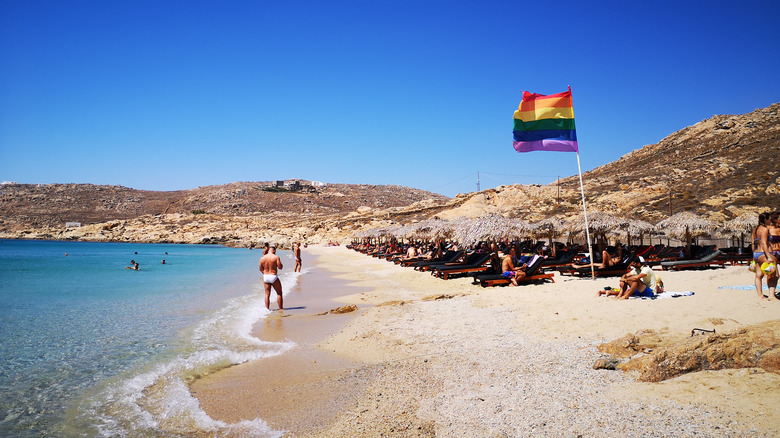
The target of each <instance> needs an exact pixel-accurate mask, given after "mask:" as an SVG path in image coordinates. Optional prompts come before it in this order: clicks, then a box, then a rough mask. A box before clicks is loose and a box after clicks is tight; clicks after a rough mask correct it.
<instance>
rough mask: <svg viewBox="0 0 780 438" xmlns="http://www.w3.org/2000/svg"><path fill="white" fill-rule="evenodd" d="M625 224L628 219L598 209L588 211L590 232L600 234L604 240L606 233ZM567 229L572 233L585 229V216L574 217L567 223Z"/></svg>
mask: <svg viewBox="0 0 780 438" xmlns="http://www.w3.org/2000/svg"><path fill="white" fill-rule="evenodd" d="M626 226H628V221H627V220H626V219H622V218H619V217H617V216H614V215H611V214H608V213H602V212H600V211H594V212H592V213H588V228H589V229H590V232H591V233H592V234H593V235H595V236H601V237H602V239H603V240H606V236H607V234H608V233H610V232H612V231H613V230H616V229H622V228H624V227H626ZM568 229H569V231H570V232H571V233H573V234H577V233H580V232H582V231H583V230H584V229H585V217H584V216H583V215H579V216H577V217H576V218H574V219H573V220H572V221H571V222H570V223H569V226H568ZM596 240H598V239H596ZM600 249H601V248H600Z"/></svg>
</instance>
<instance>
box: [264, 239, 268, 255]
mask: <svg viewBox="0 0 780 438" xmlns="http://www.w3.org/2000/svg"><path fill="white" fill-rule="evenodd" d="M266 254H268V242H265V245H264V246H263V255H266Z"/></svg>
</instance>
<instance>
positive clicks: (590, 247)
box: [577, 148, 596, 280]
mask: <svg viewBox="0 0 780 438" xmlns="http://www.w3.org/2000/svg"><path fill="white" fill-rule="evenodd" d="M577 171H579V175H580V194H582V212H583V214H584V215H585V236H586V237H585V238H586V239H588V252H589V254H590V275H591V278H592V279H594V280H595V279H596V268H594V267H593V263H595V261H594V260H593V245H591V244H590V227H589V226H588V209H587V207H585V188H584V186H583V185H582V166H580V151H579V148H577Z"/></svg>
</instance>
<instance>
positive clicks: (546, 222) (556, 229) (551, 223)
mask: <svg viewBox="0 0 780 438" xmlns="http://www.w3.org/2000/svg"><path fill="white" fill-rule="evenodd" d="M567 226H568V223H567V222H566V221H565V220H564V219H561V218H559V217H556V216H550V217H548V218H546V219H542V220H540V221H539V222H537V223H536V224H534V227H535V229H534V231H536V234H537V235H540V236H544V237H546V238H548V239H549V240H550V247H551V248H552V256H553V257H555V256H556V251H555V246H556V245H554V244H553V241H554V240H555V237H556V236H560V235H562V234H563V232H564V231H565V230H566V228H567Z"/></svg>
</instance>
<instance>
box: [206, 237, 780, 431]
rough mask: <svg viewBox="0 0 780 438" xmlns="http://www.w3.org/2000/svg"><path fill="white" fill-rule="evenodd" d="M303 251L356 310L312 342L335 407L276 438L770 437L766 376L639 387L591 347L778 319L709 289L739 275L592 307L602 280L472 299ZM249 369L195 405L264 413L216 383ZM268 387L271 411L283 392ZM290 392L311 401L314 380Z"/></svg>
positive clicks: (772, 409) (474, 288)
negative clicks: (341, 287)
mask: <svg viewBox="0 0 780 438" xmlns="http://www.w3.org/2000/svg"><path fill="white" fill-rule="evenodd" d="M307 251H308V252H310V253H314V254H317V255H319V256H321V257H320V260H321V261H328V264H327V265H324V266H323V265H321V266H322V267H326V268H328V269H330V270H332V271H333V273H334V275H336V276H337V277H339V278H343V279H346V280H349V282H350V285H351V286H354V287H355V288H356V289H354V290H356V291H357V292H356V293H353V294H351V295H348V296H344V297H342V298H340V299H339V301H340V302H343V303H344V304H356V305H357V306H358V308H359V312H358V315H357V316H356V317H354V318H353V319H352V320H351V321H350V322H349V323H347V325H346V326H344V327H343V328H342V329H340V330H338V331H337V332H335V334H332V335H331V336H328V337H327V338H326V339H325V340H323V341H321V342H319V348H321V349H322V350H323V351H325V352H328V353H334V354H335V355H336V356H337V357H341V358H343V359H346V361H345V362H344V364H343V365H341V371H340V372H339V371H338V369H336V370H334V369H330V370H329V372H328V373H327V375H323V377H322V379H321V381H322V382H323V384H324V385H325V386H324V387H325V388H328V391H333V392H334V393H335V394H334V395H333V397H334V400H332V401H328V400H327V399H322V397H321V396H318V398H316V400H322V401H321V402H320V401H317V402H316V403H313V404H308V405H305V409H306V410H307V412H308V411H316V410H318V409H319V410H321V411H322V412H323V413H325V415H324V416H325V417H326V420H323V418H322V417H323V415H320V416H318V417H317V420H316V421H314V420H312V421H309V423H308V424H306V425H298V424H296V423H295V421H294V420H288V421H287V422H284V421H283V420H279V422H277V423H273V422H272V425H274V426H275V427H277V428H281V429H284V430H288V431H289V434H288V435H289V436H317V437H324V436H327V437H337V436H448V437H449V436H455V437H474V436H489V437H493V436H496V437H498V436H513V437H514V436H556V437H557V436H572V437H577V436H587V437H590V436H659V437H660V436H664V437H668V436H675V437H687V436H740V437H741V436H780V375H777V374H773V373H767V372H764V371H763V370H760V369H742V370H726V371H707V372H700V373H693V374H689V375H685V376H682V377H679V378H676V379H672V380H669V381H665V382H662V383H637V382H636V381H635V376H633V375H631V374H628V373H624V372H622V371H606V370H593V368H592V365H593V362H594V361H595V359H597V358H598V357H600V354H599V353H598V351H597V348H596V347H597V345H598V344H599V343H601V342H604V341H610V340H613V339H615V338H618V337H621V336H623V335H625V334H626V333H634V332H636V331H638V330H642V329H654V330H656V331H659V332H660V333H662V334H663V335H665V336H670V337H680V338H682V337H686V336H690V333H691V329H693V328H704V329H716V330H717V331H718V332H719V333H720V332H725V331H728V330H731V329H733V328H736V327H739V326H743V325H749V324H754V323H758V322H762V321H768V320H772V319H778V318H780V302H779V301H772V302H768V301H761V300H759V299H758V298H757V296H756V292H755V291H753V290H750V291H746V290H735V289H718V287H719V286H726V285H735V286H741V285H749V284H752V281H753V276H752V274H751V273H750V272H748V271H747V269H746V268H745V267H729V268H726V269H713V270H704V271H682V272H665V273H664V274H663V279H664V283H665V285H666V288H667V290H673V291H688V290H690V291H694V292H695V295H694V296H691V297H681V298H673V299H664V300H660V299H659V300H625V301H624V300H621V301H618V300H616V299H614V298H606V297H596V291H597V290H600V289H603V288H604V286H616V281H617V280H616V279H615V278H606V279H597V280H591V279H578V278H571V277H561V276H559V275H556V277H555V281H556V282H555V283H546V284H542V285H523V286H520V287H516V288H512V287H494V288H486V289H485V288H481V287H480V286H478V285H472V284H471V279H470V278H468V277H467V278H458V279H452V280H447V281H444V280H441V279H437V278H434V277H432V276H431V275H430V274H429V273H424V272H417V271H414V270H413V269H411V268H402V267H400V266H398V265H394V264H392V263H389V262H387V261H384V260H379V259H376V258H373V257H370V256H366V255H363V254H360V253H357V252H354V251H351V250H348V249H346V248H343V247H311V248H308V249H307ZM434 297H439V298H440V299H431V298H434ZM260 362H262V361H260ZM253 367H254V365H252V364H247V366H240V367H234V368H232V369H229V371H227V372H226V373H225V374H224V375H223V378H222V379H221V380H222V381H221V382H220V378H219V375H220V373H217V376H216V378H214V379H210V380H209V379H207V380H206V381H205V382H202V383H203V384H202V385H201V386H200V387H199V389H200V390H201V391H202V392H201V393H203V394H207V393H209V392H208V388H209V387H210V386H209V385H211V387H215V386H220V385H221V386H222V389H223V390H222V392H214V393H213V394H215V395H214V396H213V397H216V398H212V399H211V400H210V402H209V403H210V405H211V406H221V407H222V408H221V409H217V408H216V407H214V408H210V407H208V406H206V407H205V409H206V411H207V412H209V414H210V415H211V416H212V417H214V418H216V419H222V420H225V421H235V420H236V419H238V418H248V417H252V416H253V415H254V416H257V417H261V416H262V415H261V413H260V412H256V413H253V412H254V411H252V410H251V409H249V410H247V409H246V405H247V402H246V399H245V398H242V397H245V396H246V395H245V394H244V395H235V394H236V391H233V390H230V389H229V388H230V387H231V383H230V382H231V381H235V382H238V380H237V379H239V378H241V379H251V378H252V377H251V376H252V375H253V374H252V373H256V371H253V370H254V369H255V368H253ZM242 370H243V371H242ZM334 372H335V376H334ZM239 375H240V376H241V377H238V376H239ZM231 376H234V377H231ZM315 381H316V379H315ZM214 382H217V383H216V384H215V383H214ZM307 382H310V379H309V378H308V377H307ZM242 384H243V383H242ZM225 388H228V390H225ZM307 388H308V389H307ZM274 391H275V393H277V394H278V396H277V397H278V399H277V400H278V401H277V403H279V406H280V409H281V411H282V412H285V411H284V403H285V401H287V399H286V398H285V393H284V391H283V390H280V391H276V390H274ZM301 391H303V392H304V393H305V392H306V391H310V392H311V393H312V400H315V397H314V394H315V393H317V391H318V390H317V384H316V382H315V383H307V386H306V387H305V388H303V389H302V390H299V391H298V393H297V396H301V394H300V392H301ZM269 392H270V391H269ZM201 393H199V394H198V397H199V398H201V395H200V394H201ZM216 394H219V395H216ZM304 395H305V394H304ZM304 399H305V397H304ZM201 401H202V402H203V401H205V399H202V400H201ZM288 402H289V403H293V402H292V401H288ZM289 403H288V404H289ZM295 403H296V404H300V403H299V402H295ZM240 407H243V408H242V409H243V410H242V409H239V408H240ZM231 413H232V414H231ZM281 417H284V415H281ZM331 418H332V421H331V420H330V419H331Z"/></svg>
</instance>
